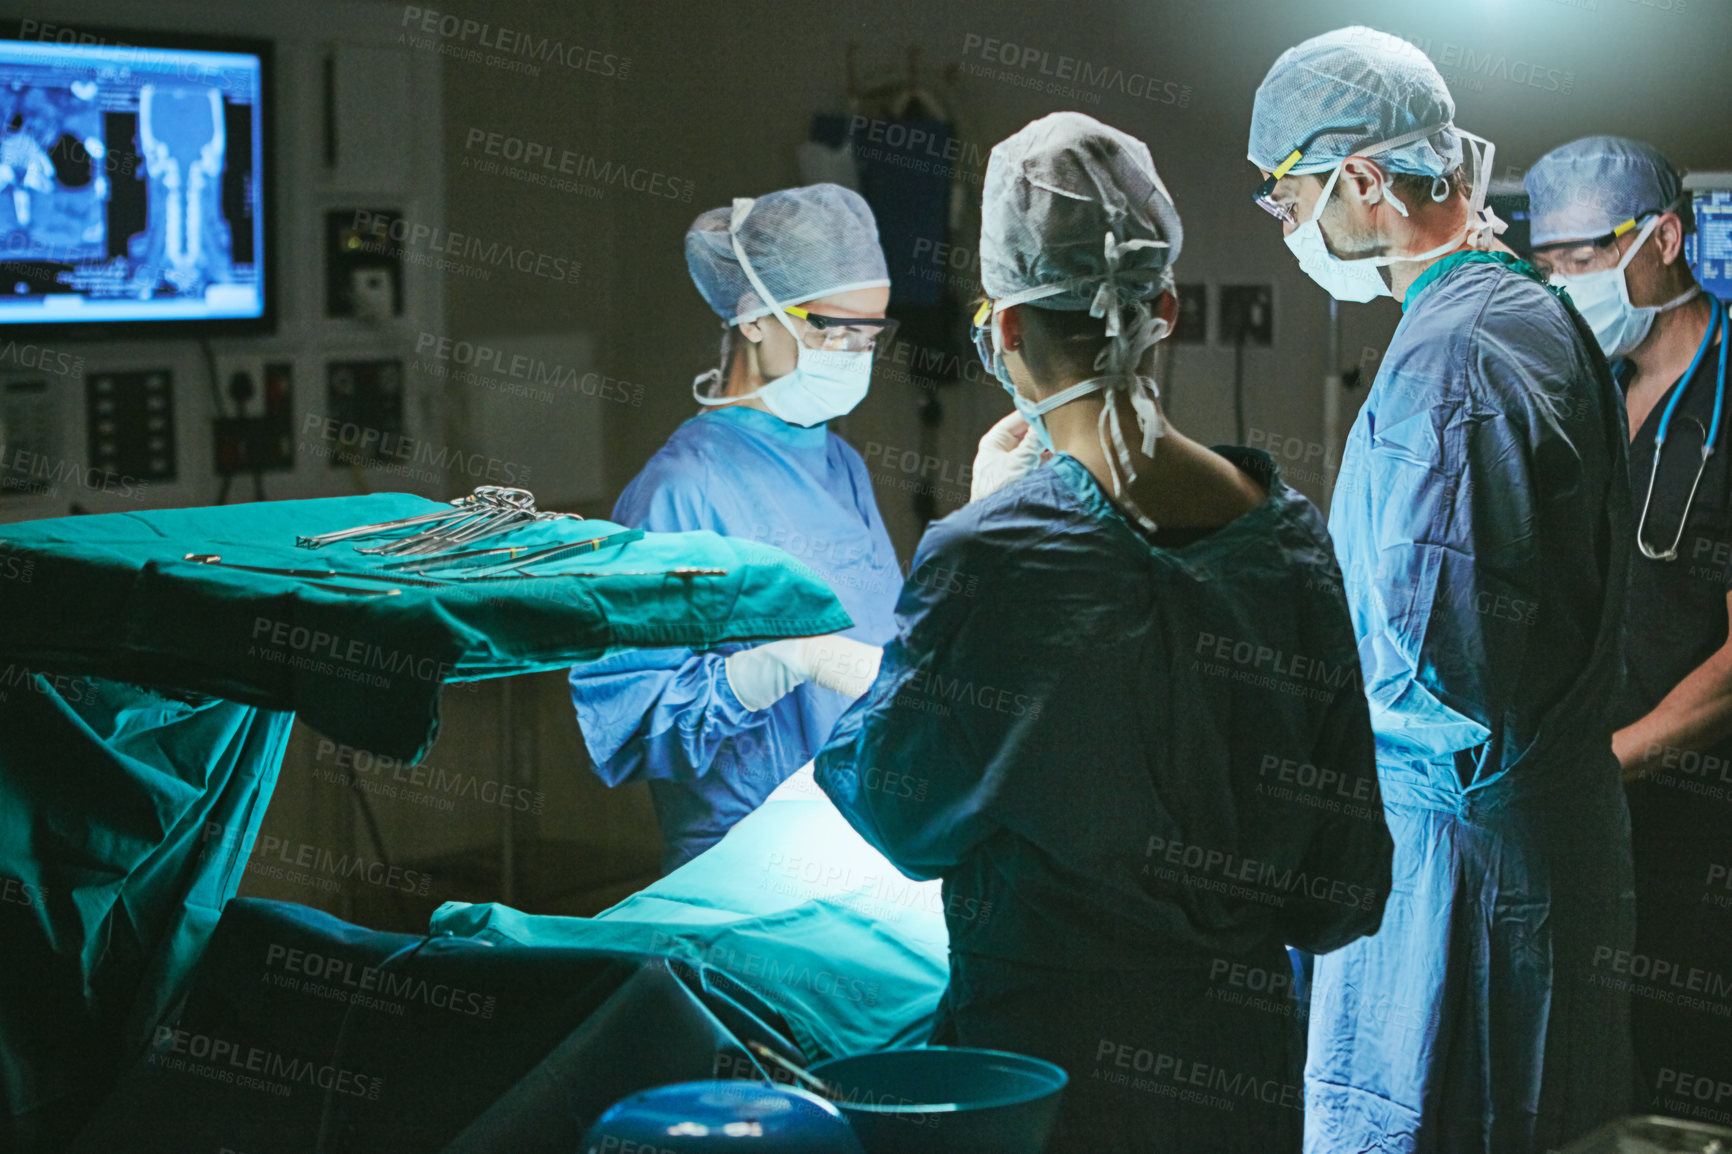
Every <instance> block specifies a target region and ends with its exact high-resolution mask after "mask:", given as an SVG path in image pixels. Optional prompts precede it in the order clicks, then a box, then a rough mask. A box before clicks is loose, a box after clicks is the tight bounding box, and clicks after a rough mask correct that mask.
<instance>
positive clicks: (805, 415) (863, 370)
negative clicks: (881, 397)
mask: <svg viewBox="0 0 1732 1154" xmlns="http://www.w3.org/2000/svg"><path fill="white" fill-rule="evenodd" d="M799 349H800V359H799V361H798V362H797V363H796V364H795V366H794V371H793V372H791V373H784V374H782V375H781V376H779V377H777V378H776V379H775V380H773V381H771V382H770V383H769V384H767V385H765V386H764V387H763V388H761V389H759V390H757V391H756V392H755V393H753V394H752V396H755V397H757V398H758V399H759V400H761V401H763V402H764V407H765V408H766V409H769V410H770V412H772V413H774V414H775V415H776V416H778V417H780V418H782V419H783V420H784V421H786V422H788V423H789V424H790V425H804V426H811V425H821V424H823V423H824V422H825V421H828V420H831V419H832V418H835V417H840V416H844V415H846V414H848V413H851V412H853V411H854V406H855V405H858V404H859V403H860V402H861V401H863V400H865V399H866V390H867V389H868V388H869V387H871V384H872V354H871V353H869V352H858V353H845V352H841V351H837V350H830V349H809V348H807V347H806V346H805V345H800V346H799Z"/></svg>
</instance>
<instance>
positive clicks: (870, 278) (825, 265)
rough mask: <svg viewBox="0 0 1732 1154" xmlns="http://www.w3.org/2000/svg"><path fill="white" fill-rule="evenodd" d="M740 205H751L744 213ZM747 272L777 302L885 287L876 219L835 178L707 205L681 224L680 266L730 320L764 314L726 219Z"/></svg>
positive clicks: (768, 308)
mask: <svg viewBox="0 0 1732 1154" xmlns="http://www.w3.org/2000/svg"><path fill="white" fill-rule="evenodd" d="M742 204H749V208H748V209H747V210H746V211H745V212H744V214H743V216H742V215H741V212H740V206H741V205H742ZM736 218H739V219H738V224H737V229H738V234H739V236H738V239H739V242H740V247H741V248H742V249H744V250H745V254H746V259H747V260H748V261H750V262H751V264H752V271H753V272H755V273H757V274H758V278H759V279H760V280H761V281H762V282H763V284H764V288H765V289H767V290H768V291H769V292H770V293H771V294H772V295H773V296H774V297H775V298H776V301H777V303H778V304H781V305H783V306H786V305H792V304H799V303H800V302H802V301H810V300H816V299H817V298H819V297H827V296H834V295H835V294H837V293H844V292H851V291H853V290H854V289H863V288H888V287H889V285H890V272H889V269H888V268H887V267H886V266H885V263H884V250H883V249H882V248H881V247H879V244H878V222H877V221H876V220H874V219H873V217H872V210H871V209H870V208H869V207H867V205H866V201H865V200H864V199H862V198H861V196H860V194H859V193H857V192H854V191H853V190H852V189H847V188H843V187H842V186H841V185H839V184H809V185H806V186H805V187H803V188H785V189H782V190H780V191H778V192H772V193H768V194H766V195H764V196H760V197H758V198H757V199H756V200H753V201H749V202H742V201H735V202H734V207H731V208H712V209H710V210H709V211H708V212H705V213H703V214H701V215H700V216H699V217H698V219H697V220H695V221H693V222H692V227H691V228H689V229H687V230H686V267H687V268H689V269H690V270H691V273H692V282H693V283H694V284H696V285H697V286H698V291H699V292H700V293H702V294H703V296H704V300H705V301H707V302H708V303H709V306H710V307H711V308H712V309H714V310H715V311H716V315H717V316H719V317H721V318H722V319H723V320H725V321H727V322H728V323H730V324H738V323H740V322H741V321H749V320H755V319H757V318H758V317H761V316H765V315H767V314H769V313H770V312H771V311H772V309H773V306H771V305H769V304H767V303H765V301H764V300H763V299H762V298H761V297H760V296H759V295H758V293H757V291H756V290H755V289H753V288H752V284H751V281H750V280H749V279H747V277H746V274H745V272H744V270H742V269H741V267H740V260H739V256H738V255H737V254H736V253H735V251H734V243H733V241H734V238H733V237H732V236H730V234H729V225H730V223H732V222H734V221H735V220H736Z"/></svg>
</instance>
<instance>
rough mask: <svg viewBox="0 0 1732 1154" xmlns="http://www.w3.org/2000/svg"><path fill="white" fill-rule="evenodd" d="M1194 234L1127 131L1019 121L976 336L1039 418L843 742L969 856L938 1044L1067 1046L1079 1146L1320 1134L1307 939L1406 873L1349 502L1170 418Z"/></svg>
mask: <svg viewBox="0 0 1732 1154" xmlns="http://www.w3.org/2000/svg"><path fill="white" fill-rule="evenodd" d="M1182 239H1183V233H1182V230H1181V227H1180V222H1179V216H1178V213H1177V211H1176V209H1175V208H1174V207H1173V203H1172V200H1171V198H1170V197H1169V196H1168V194H1167V191H1166V188H1165V187H1164V186H1163V185H1162V184H1161V181H1160V178H1159V177H1158V175H1156V172H1155V167H1154V163H1153V160H1152V158H1151V157H1150V155H1149V151H1148V148H1147V146H1145V145H1144V144H1143V143H1142V142H1141V141H1138V140H1136V139H1135V138H1133V137H1130V136H1128V135H1126V134H1125V133H1123V132H1120V131H1118V130H1117V129H1114V128H1111V127H1109V126H1107V125H1104V124H1101V123H1100V122H1098V121H1096V120H1094V119H1092V118H1090V117H1087V116H1084V115H1081V114H1079V113H1074V112H1063V113H1057V114H1054V115H1052V116H1048V117H1045V118H1043V119H1041V120H1037V121H1035V122H1033V123H1032V124H1029V125H1027V126H1026V127H1025V128H1023V129H1022V130H1021V131H1020V132H1018V133H1016V134H1015V135H1014V136H1012V137H1010V138H1009V139H1008V140H1005V141H1004V142H1002V143H1001V144H999V145H998V146H997V147H996V148H995V149H993V152H992V155H991V158H990V160H989V162H988V165H987V172H986V183H985V187H984V205H983V210H982V226H981V245H980V256H981V277H982V283H983V284H984V286H985V288H986V290H987V292H988V293H989V294H991V295H992V297H993V300H992V301H991V304H990V308H989V309H983V314H982V316H981V318H980V331H979V339H980V340H982V341H983V342H985V344H984V347H983V349H982V358H983V360H985V361H986V363H987V364H988V365H989V366H991V367H992V368H993V371H994V373H995V375H996V376H997V377H998V379H999V380H1000V381H1001V382H1002V383H1004V385H1005V386H1006V388H1007V389H1009V390H1011V394H1012V398H1013V400H1014V402H1015V405H1016V407H1017V409H1018V411H1019V412H1018V413H1012V414H1010V415H1009V416H1007V417H1006V418H1005V420H1004V421H1002V422H1000V423H999V425H998V426H996V427H995V428H994V429H993V430H992V431H991V432H990V433H989V434H988V435H987V437H986V438H984V439H983V441H982V448H981V456H980V458H979V459H978V460H977V464H976V468H975V473H974V476H975V480H976V485H975V492H974V499H973V500H972V501H971V502H970V503H969V504H968V505H967V506H965V507H964V508H963V509H961V510H960V511H958V512H957V513H955V514H953V515H951V516H949V517H946V518H945V519H943V520H942V521H939V522H937V523H935V524H934V525H933V526H932V527H931V529H929V530H928V532H927V534H926V536H925V538H924V539H923V540H922V541H921V544H920V548H919V551H918V553H917V555H916V558H915V561H914V570H913V572H912V574H911V579H910V580H909V582H908V583H907V585H906V586H905V587H904V589H903V592H902V598H901V600H900V602H899V603H898V605H897V613H896V616H897V621H896V637H895V640H893V641H892V642H891V643H890V644H889V645H888V646H887V647H886V649H885V651H884V656H883V664H882V666H881V668H880V671H879V675H878V679H877V681H876V683H875V684H874V685H873V687H872V688H871V690H870V691H869V693H868V694H867V696H865V697H864V698H862V699H861V701H860V702H859V703H857V704H856V706H855V707H854V709H853V710H852V711H851V712H850V713H849V714H848V715H847V716H846V717H844V718H843V720H842V723H841V725H840V726H839V727H838V729H837V733H836V736H835V737H834V738H833V739H832V742H831V744H830V745H829V747H828V748H826V749H825V750H824V752H823V753H822V754H820V755H819V758H818V761H817V766H818V780H819V784H820V785H821V786H822V787H823V788H824V790H825V791H826V792H827V793H828V794H829V796H830V797H831V798H832V799H833V800H834V801H835V802H836V804H837V806H838V807H839V808H840V809H841V811H842V812H843V814H844V815H845V816H846V817H847V818H848V820H849V822H850V823H851V824H852V825H853V826H854V827H855V828H856V829H857V830H859V832H860V833H861V834H862V835H863V836H864V837H866V838H867V840H868V841H870V842H871V843H872V844H874V845H875V846H877V847H878V848H879V849H880V850H881V851H882V852H883V853H884V854H885V855H886V856H888V857H889V858H890V860H891V861H892V862H894V863H895V864H896V865H897V867H899V868H900V869H901V870H902V871H903V872H904V873H906V874H908V875H909V876H911V877H916V878H937V877H941V878H943V880H944V887H943V896H944V911H945V920H946V924H947V927H948V930H949V934H950V962H951V973H950V985H949V987H948V990H947V991H946V994H945V1001H944V1004H943V1006H942V1008H941V1013H940V1022H939V1027H938V1031H937V1033H936V1035H935V1038H934V1040H935V1041H937V1042H942V1043H949V1044H958V1045H965V1046H980V1047H987V1048H993V1049H1005V1050H1012V1051H1017V1052H1021V1053H1027V1054H1032V1055H1035V1056H1037V1057H1042V1058H1045V1059H1048V1060H1050V1061H1053V1062H1056V1063H1058V1064H1059V1065H1060V1066H1062V1067H1063V1068H1064V1069H1065V1070H1066V1071H1067V1072H1068V1073H1069V1075H1070V1082H1069V1085H1068V1086H1067V1087H1066V1088H1065V1091H1064V1096H1063V1104H1062V1107H1061V1113H1062V1116H1061V1120H1060V1125H1061V1129H1060V1132H1059V1133H1058V1134H1057V1135H1056V1136H1055V1138H1054V1141H1053V1144H1052V1145H1050V1146H1049V1147H1048V1150H1049V1151H1053V1152H1060V1154H1068V1152H1071V1151H1088V1152H1089V1154H1105V1152H1110V1151H1122V1152H1124V1154H1148V1152H1151V1151H1167V1150H1170V1151H1185V1152H1187V1154H1191V1152H1196V1154H1202V1152H1205V1151H1206V1152H1208V1154H1239V1152H1243V1154H1282V1152H1287V1151H1296V1150H1297V1149H1298V1145H1299V1135H1300V1103H1301V1093H1300V1087H1299V1061H1300V1056H1301V1047H1302V1036H1301V1034H1300V1032H1299V1030H1300V1023H1301V1022H1302V1014H1303V1007H1302V1004H1300V1003H1299V1002H1297V1001H1296V999H1295V998H1294V997H1293V993H1292V991H1293V981H1292V971H1291V968H1290V965H1289V962H1288V958H1287V954H1286V951H1285V950H1284V949H1283V946H1284V945H1285V944H1288V943H1291V944H1294V945H1297V946H1301V947H1303V948H1305V949H1307V950H1312V951H1325V950H1330V949H1334V948H1336V947H1338V946H1341V945H1343V944H1344V943H1346V942H1348V941H1350V940H1352V939H1353V938H1355V937H1358V936H1360V935H1362V934H1366V933H1370V932H1371V931H1373V930H1375V929H1376V928H1377V924H1378V918H1379V916H1380V914H1381V912H1382V909H1383V904H1384V901H1385V898H1386V897H1387V894H1388V884H1389V857H1390V842H1389V835H1388V832H1387V830H1386V829H1385V827H1384V821H1383V812H1382V809H1381V807H1380V805H1379V804H1378V796H1377V788H1376V769H1375V763H1374V761H1373V757H1372V748H1371V741H1372V737H1371V725H1370V720H1369V716H1368V712H1367V709H1366V704H1365V700H1364V696H1363V694H1362V693H1361V692H1360V688H1359V681H1358V664H1357V661H1356V659H1355V656H1354V645H1353V632H1352V626H1351V624H1350V622H1349V620H1348V616H1347V607H1346V604H1345V602H1344V600H1343V595H1342V590H1341V585H1340V578H1339V572H1338V570H1337V569H1336V567H1335V562H1334V558H1333V556H1332V553H1331V550H1330V546H1329V540H1328V537H1327V535H1326V534H1325V532H1324V529H1323V524H1322V521H1321V518H1320V517H1319V516H1318V515H1317V512H1316V510H1315V509H1313V508H1312V507H1311V505H1310V503H1309V502H1307V501H1306V500H1305V499H1304V498H1303V497H1301V496H1300V495H1298V494H1297V493H1295V492H1294V491H1293V490H1291V489H1289V488H1287V487H1286V485H1284V484H1283V483H1282V482H1281V480H1280V477H1279V476H1278V474H1277V473H1276V471H1275V468H1274V465H1273V463H1272V462H1271V461H1270V460H1269V459H1268V458H1267V457H1266V456H1264V455H1262V454H1260V453H1256V452H1254V451H1249V450H1244V449H1235V448H1223V449H1220V450H1215V451H1212V450H1210V449H1207V448H1205V447H1204V446H1202V445H1200V444H1198V443H1196V442H1194V441H1191V440H1189V439H1188V438H1186V437H1184V436H1183V435H1182V434H1180V433H1179V432H1178V430H1176V429H1174V428H1172V427H1171V425H1170V424H1169V423H1167V421H1166V419H1165V416H1164V415H1163V413H1162V412H1161V410H1160V406H1159V403H1158V400H1157V395H1158V392H1157V389H1156V386H1155V383H1154V380H1153V378H1152V377H1150V376H1149V375H1148V372H1147V370H1148V367H1149V361H1150V360H1152V356H1151V353H1152V348H1153V346H1154V344H1155V342H1157V341H1158V340H1159V339H1160V338H1161V337H1162V336H1163V335H1164V334H1165V333H1166V332H1167V331H1168V327H1169V325H1170V324H1171V322H1172V320H1173V318H1174V317H1175V316H1176V313H1177V301H1176V298H1175V296H1174V294H1173V292H1172V288H1171V286H1172V272H1171V267H1172V262H1173V261H1174V260H1175V259H1176V258H1177V257H1178V255H1179V250H1180V246H1181V242H1182ZM1019 414H1020V415H1019ZM1031 445H1032V450H1031V449H1030V448H1028V447H1025V446H1031ZM1157 445H1158V447H1157ZM1042 448H1050V449H1052V450H1054V451H1055V455H1054V456H1053V457H1052V458H1051V460H1050V462H1049V463H1047V464H1044V465H1037V464H1036V462H1037V461H1038V460H1039V459H1040V450H1041V449H1042ZM994 486H997V488H996V489H994ZM936 573H949V574H954V575H956V577H957V578H958V579H957V580H936V579H924V578H926V577H927V575H929V574H936ZM939 1125H940V1126H942V1125H943V1120H942V1118H940V1120H939ZM937 1136H938V1137H940V1138H941V1135H937Z"/></svg>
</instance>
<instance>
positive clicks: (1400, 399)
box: [1305, 255, 1633, 1154]
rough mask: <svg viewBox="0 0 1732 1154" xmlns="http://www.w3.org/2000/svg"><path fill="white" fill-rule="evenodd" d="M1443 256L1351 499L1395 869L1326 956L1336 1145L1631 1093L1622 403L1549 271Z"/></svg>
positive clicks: (1318, 986) (1431, 1137) (1573, 1123)
mask: <svg viewBox="0 0 1732 1154" xmlns="http://www.w3.org/2000/svg"><path fill="white" fill-rule="evenodd" d="M1434 267H1435V268H1436V269H1437V272H1436V273H1434V274H1433V275H1432V276H1430V277H1427V278H1424V280H1423V282H1422V283H1416V284H1415V286H1414V287H1413V289H1412V290H1410V292H1409V295H1408V298H1407V301H1406V306H1405V307H1406V315H1405V316H1404V317H1403V318H1402V320H1401V323H1400V325H1399V326H1398V327H1397V328H1396V330H1395V335H1394V337H1393V338H1392V340H1391V342H1390V345H1389V348H1388V350H1387V352H1386V353H1385V354H1384V358H1383V363H1382V365H1381V366H1380V367H1379V369H1378V373H1377V380H1376V382H1375V384H1374V385H1373V386H1372V389H1371V392H1370V394H1369V395H1368V396H1367V397H1366V400H1365V405H1364V407H1363V408H1362V409H1361V410H1360V412H1359V416H1358V419H1357V420H1356V421H1355V423H1354V426H1353V430H1352V432H1351V434H1350V436H1349V438H1348V442H1347V448H1346V451H1345V453H1344V454H1343V457H1342V467H1341V475H1340V478H1339V481H1338V482H1337V486H1336V489H1335V495H1334V502H1333V507H1332V509H1331V515H1330V532H1331V535H1332V536H1333V537H1334V539H1335V546H1336V550H1337V553H1338V555H1339V557H1340V560H1341V569H1342V573H1343V576H1344V577H1345V580H1346V583H1347V596H1348V604H1349V606H1350V607H1351V609H1352V612H1353V624H1354V628H1355V631H1356V632H1357V634H1358V636H1359V656H1360V662H1361V665H1362V666H1363V668H1364V673H1365V687H1366V694H1367V696H1368V697H1369V699H1370V704H1371V721H1372V725H1373V726H1374V727H1375V729H1376V731H1377V763H1378V775H1379V778H1380V779H1381V783H1382V788H1383V803H1384V809H1385V812H1386V813H1387V815H1388V818H1389V829H1390V833H1391V834H1393V835H1394V838H1395V876H1394V883H1393V886H1392V889H1391V892H1390V896H1389V905H1388V908H1387V909H1386V910H1385V911H1384V915H1383V927H1382V929H1380V930H1379V931H1378V933H1377V934H1376V935H1375V936H1374V937H1370V938H1365V939H1361V940H1360V941H1357V942H1354V943H1353V944H1352V945H1349V946H1348V947H1346V948H1345V949H1343V950H1341V951H1339V952H1337V953H1334V954H1330V955H1328V956H1326V957H1323V958H1319V959H1318V960H1317V965H1316V973H1315V978H1314V984H1313V987H1312V993H1311V997H1312V1002H1311V1034H1310V1049H1309V1054H1308V1057H1307V1064H1306V1070H1305V1084H1306V1103H1305V1107H1306V1116H1305V1131H1306V1150H1307V1151H1309V1152H1311V1154H1359V1152H1363V1151H1379V1152H1384V1151H1391V1152H1393V1151H1400V1152H1408V1151H1447V1152H1450V1154H1458V1152H1470V1151H1496V1152H1499V1154H1503V1152H1523V1154H1525V1152H1528V1151H1543V1150H1547V1149H1551V1148H1555V1147H1558V1146H1562V1145H1564V1144H1565V1142H1566V1141H1567V1140H1568V1139H1570V1138H1572V1137H1575V1136H1577V1135H1579V1134H1581V1133H1582V1132H1584V1131H1587V1130H1589V1129H1591V1128H1593V1126H1595V1125H1596V1124H1598V1123H1600V1122H1602V1121H1605V1120H1607V1119H1610V1118H1614V1117H1617V1116H1619V1115H1620V1114H1622V1113H1624V1106H1625V1105H1626V1103H1627V1102H1628V1100H1629V1082H1628V1079H1629V1067H1628V1058H1627V1047H1628V1044H1629V1039H1628V1025H1629V1019H1628V1004H1627V999H1626V995H1625V994H1624V992H1623V988H1624V985H1625V983H1626V981H1627V978H1628V969H1629V965H1630V961H1629V950H1630V947H1631V943H1632V940H1633V939H1632V934H1633V897H1632V883H1631V875H1630V849H1629V818H1628V815H1627V811H1626V808H1625V804H1624V795H1623V790H1622V787H1621V785H1620V781H1619V772H1618V765H1617V761H1616V760H1615V759H1614V757H1613V755H1612V751H1611V744H1610V742H1611V718H1612V713H1613V705H1614V703H1615V702H1616V700H1617V694H1618V691H1619V686H1620V683H1621V679H1622V674H1621V668H1622V667H1621V657H1620V645H1621V628H1622V621H1623V610H1624V599H1625V582H1626V579H1627V573H1628V570H1629V549H1630V534H1631V528H1630V510H1629V483H1628V477H1627V464H1626V459H1625V451H1624V440H1623V437H1624V434H1623V427H1624V426H1623V416H1622V413H1623V410H1622V407H1621V404H1622V403H1621V399H1620V397H1619V395H1618V392H1617V390H1616V387H1615V386H1614V385H1613V383H1612V380H1611V377H1610V374H1609V372H1608V370H1607V368H1606V365H1605V361H1604V359H1603V358H1602V357H1601V356H1600V354H1599V351H1598V349H1597V348H1595V347H1594V345H1593V338H1592V336H1591V335H1590V334H1589V333H1588V332H1587V330H1586V327H1585V326H1583V325H1581V324H1580V323H1579V318H1577V317H1575V316H1574V313H1573V310H1571V309H1568V308H1566V306H1565V305H1564V304H1563V303H1562V302H1561V301H1560V300H1559V299H1558V298H1557V297H1555V296H1554V295H1553V294H1552V293H1551V292H1550V291H1548V290H1547V289H1546V288H1545V287H1544V286H1543V285H1542V284H1540V283H1539V282H1538V281H1537V280H1535V279H1533V278H1532V277H1531V276H1529V275H1527V274H1525V273H1524V272H1522V271H1520V270H1519V269H1518V268H1516V267H1512V264H1511V262H1508V261H1503V260H1498V259H1489V258H1488V257H1486V256H1484V255H1481V256H1478V257H1475V258H1457V259H1453V260H1451V259H1449V258H1446V259H1445V261H1442V262H1439V263H1438V265H1437V266H1434ZM1524 267H1525V266H1524ZM1428 271H1430V270H1428Z"/></svg>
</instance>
